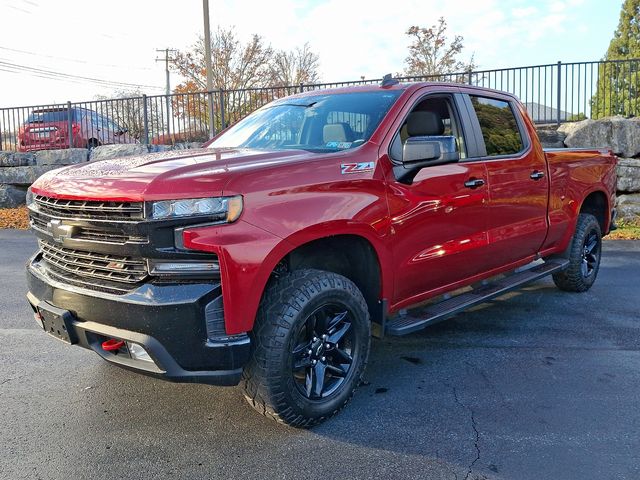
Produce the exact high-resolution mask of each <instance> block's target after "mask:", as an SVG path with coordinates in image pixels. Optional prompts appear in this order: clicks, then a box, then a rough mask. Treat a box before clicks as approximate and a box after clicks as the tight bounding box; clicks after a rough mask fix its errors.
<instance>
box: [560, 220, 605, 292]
mask: <svg viewBox="0 0 640 480" xmlns="http://www.w3.org/2000/svg"><path fill="white" fill-rule="evenodd" d="M590 239H591V242H593V240H594V239H595V241H596V245H595V250H594V251H593V252H592V254H589V255H590V256H589V259H590V262H589V264H590V267H588V268H587V271H588V274H585V267H584V265H583V264H584V263H585V261H586V260H585V252H586V250H585V249H587V248H588V246H589V243H591V242H590ZM601 254H602V231H601V229H600V224H599V223H598V220H597V219H596V217H594V216H593V215H591V214H589V213H581V214H580V215H579V217H578V223H577V225H576V231H575V233H574V234H573V239H572V240H571V246H570V247H569V256H568V258H569V266H568V267H567V268H566V269H565V270H563V271H562V272H558V273H554V274H553V281H554V283H555V284H556V286H557V287H558V288H559V289H560V290H565V291H567V292H586V291H587V290H589V289H590V288H591V285H593V282H595V280H596V277H597V276H598V270H599V268H600V257H601Z"/></svg>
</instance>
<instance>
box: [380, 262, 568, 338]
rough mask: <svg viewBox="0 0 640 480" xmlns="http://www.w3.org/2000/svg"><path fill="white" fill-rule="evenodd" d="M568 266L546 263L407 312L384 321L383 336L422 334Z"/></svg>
mask: <svg viewBox="0 0 640 480" xmlns="http://www.w3.org/2000/svg"><path fill="white" fill-rule="evenodd" d="M568 264H569V261H568V260H565V259H556V260H549V261H547V262H545V263H543V264H541V265H536V266H535V267H532V268H530V269H528V270H524V271H521V272H518V273H514V274H513V275H509V276H507V277H505V278H502V279H500V280H498V281H496V282H493V283H489V284H487V285H483V286H481V287H479V288H476V289H474V290H473V291H471V292H468V293H462V294H460V295H456V296H455V297H451V298H449V299H447V300H443V301H441V302H438V303H435V304H431V305H427V306H426V307H424V308H422V309H416V310H414V311H412V312H409V313H408V314H407V315H398V316H396V317H395V318H393V319H390V320H387V322H386V325H385V329H384V332H385V333H386V334H388V335H406V334H408V333H413V332H416V331H418V330H422V329H423V328H425V327H428V326H429V325H433V324H434V323H438V322H441V321H443V320H446V319H447V318H449V317H451V316H453V315H455V314H457V313H460V312H462V311H463V310H467V309H469V308H471V307H473V306H475V305H478V304H481V303H484V302H486V301H488V300H491V299H492V298H495V297H499V296H500V295H504V294H505V293H507V292H509V291H511V290H515V289H517V288H520V287H522V286H523V285H526V284H527V283H530V282H534V281H536V280H538V279H540V278H542V277H546V276H547V275H550V274H552V273H555V272H557V271H559V270H563V269H564V268H566V267H567V265H568Z"/></svg>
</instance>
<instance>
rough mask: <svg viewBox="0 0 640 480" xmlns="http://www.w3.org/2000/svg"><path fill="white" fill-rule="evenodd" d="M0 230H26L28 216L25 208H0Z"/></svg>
mask: <svg viewBox="0 0 640 480" xmlns="http://www.w3.org/2000/svg"><path fill="white" fill-rule="evenodd" d="M0 228H15V229H18V230H26V229H28V228H29V214H28V213H27V207H18V208H0Z"/></svg>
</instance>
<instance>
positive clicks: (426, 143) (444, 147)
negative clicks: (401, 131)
mask: <svg viewBox="0 0 640 480" xmlns="http://www.w3.org/2000/svg"><path fill="white" fill-rule="evenodd" d="M458 160H460V154H459V153H458V146H457V143H456V137H453V136H439V137H412V138H408V139H407V141H406V142H405V144H404V146H403V148H402V164H403V165H404V166H406V167H420V168H422V167H426V166H429V165H434V164H442V163H448V162H457V161H458Z"/></svg>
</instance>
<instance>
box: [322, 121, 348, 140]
mask: <svg viewBox="0 0 640 480" xmlns="http://www.w3.org/2000/svg"><path fill="white" fill-rule="evenodd" d="M322 141H323V142H324V143H327V142H351V141H353V138H352V135H351V128H350V127H349V125H348V124H346V123H329V124H327V125H325V126H324V128H323V129H322Z"/></svg>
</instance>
